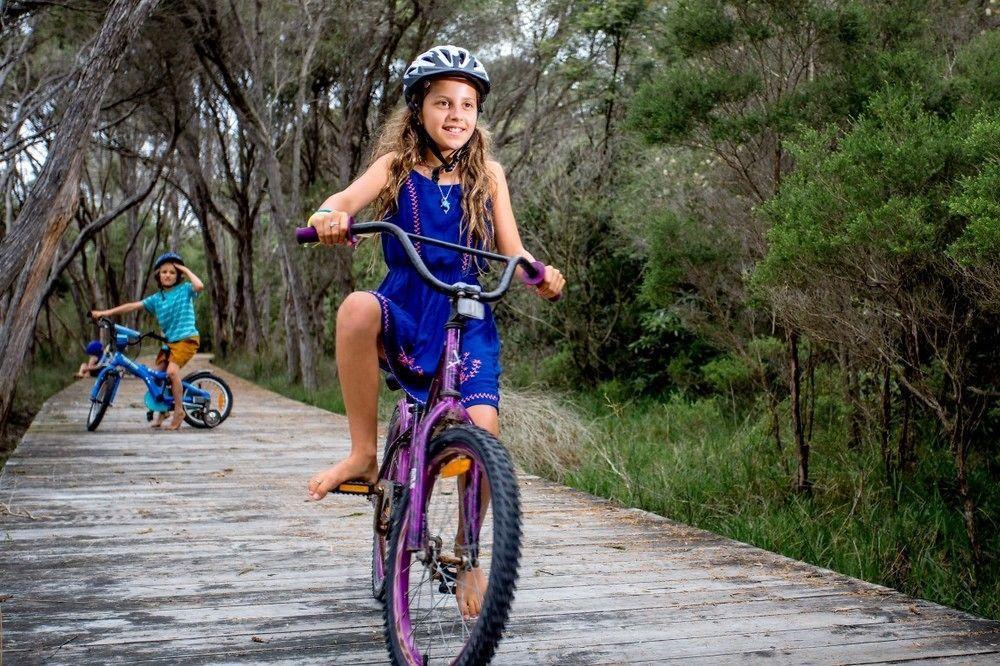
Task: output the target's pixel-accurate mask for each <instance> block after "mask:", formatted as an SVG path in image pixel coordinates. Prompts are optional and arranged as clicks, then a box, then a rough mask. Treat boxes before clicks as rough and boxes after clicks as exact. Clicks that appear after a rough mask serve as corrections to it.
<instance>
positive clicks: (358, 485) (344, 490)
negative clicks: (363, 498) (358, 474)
mask: <svg viewBox="0 0 1000 666" xmlns="http://www.w3.org/2000/svg"><path fill="white" fill-rule="evenodd" d="M333 492H335V493H340V494H341V495H374V494H375V484H374V483H366V482H365V481H346V482H344V483H342V484H340V485H339V486H337V487H336V488H335V489H334V490H333Z"/></svg>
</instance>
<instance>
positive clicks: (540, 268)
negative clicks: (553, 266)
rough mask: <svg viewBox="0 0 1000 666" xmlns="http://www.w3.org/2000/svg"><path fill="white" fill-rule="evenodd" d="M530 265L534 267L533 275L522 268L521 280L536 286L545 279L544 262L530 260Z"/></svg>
mask: <svg viewBox="0 0 1000 666" xmlns="http://www.w3.org/2000/svg"><path fill="white" fill-rule="evenodd" d="M531 267H532V268H534V269H535V277H531V276H529V275H528V271H525V270H523V269H522V274H521V280H522V281H524V284H527V285H530V286H532V287H537V286H538V285H540V284H541V283H542V280H544V279H545V264H543V263H542V262H540V261H533V262H531Z"/></svg>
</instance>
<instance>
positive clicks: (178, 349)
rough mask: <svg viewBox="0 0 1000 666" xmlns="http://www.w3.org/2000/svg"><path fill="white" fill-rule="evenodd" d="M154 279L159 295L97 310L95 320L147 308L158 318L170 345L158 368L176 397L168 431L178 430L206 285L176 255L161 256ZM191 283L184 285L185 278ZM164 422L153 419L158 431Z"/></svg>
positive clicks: (160, 418) (163, 351)
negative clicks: (197, 304)
mask: <svg viewBox="0 0 1000 666" xmlns="http://www.w3.org/2000/svg"><path fill="white" fill-rule="evenodd" d="M153 277H154V279H155V280H156V284H157V286H158V287H159V289H158V290H157V292H156V293H155V294H150V295H149V296H147V297H146V298H144V299H142V300H141V301H135V302H133V303H124V304H122V305H119V306H117V307H114V308H111V309H110V310H93V311H91V313H90V316H91V318H93V319H98V318H100V317H110V316H112V315H117V314H126V313H129V312H135V311H136V310H141V309H143V308H145V309H146V311H147V312H149V313H150V314H152V315H153V316H155V317H156V320H157V322H158V323H159V325H160V328H161V329H162V330H163V335H164V337H166V339H167V344H166V345H165V347H164V348H163V349H161V350H160V351H159V353H158V354H157V355H156V361H155V363H154V364H155V367H156V369H157V370H160V371H163V370H166V372H167V379H169V380H170V389H171V392H172V393H173V396H174V405H178V407H176V408H175V409H174V415H173V418H172V419H171V420H170V425H168V426H167V430H177V429H178V428H180V427H181V423H183V422H184V410H183V409H182V408H181V407H180V405H181V404H182V403H183V395H184V388H183V386H182V384H181V374H180V369H181V368H182V367H184V365H185V364H186V363H187V362H188V361H190V360H191V358H192V357H193V356H194V355H195V352H197V351H198V340H199V335H198V328H197V326H196V325H195V316H194V299H195V298H197V297H198V294H200V293H201V291H202V289H204V288H205V285H204V284H203V283H202V281H201V280H200V279H199V278H198V276H197V275H195V274H194V273H193V272H192V271H191V269H189V268H188V267H186V266H185V265H184V260H183V259H181V257H180V255H178V254H176V253H174V252H167V253H165V254H162V255H160V256H159V257H158V258H157V259H156V262H155V263H154V264H153ZM185 277H186V278H187V279H188V282H184V281H183V280H184V278H185ZM162 422H163V413H162V412H157V413H156V416H155V418H154V419H153V424H152V425H153V427H154V428H158V427H159V426H160V424H161V423H162Z"/></svg>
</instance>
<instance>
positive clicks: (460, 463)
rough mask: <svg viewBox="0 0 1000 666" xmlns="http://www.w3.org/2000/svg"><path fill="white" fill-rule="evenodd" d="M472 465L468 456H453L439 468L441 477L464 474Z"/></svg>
mask: <svg viewBox="0 0 1000 666" xmlns="http://www.w3.org/2000/svg"><path fill="white" fill-rule="evenodd" d="M470 467H472V461H471V460H469V459H468V458H455V459H454V460H452V461H451V462H450V463H448V464H447V465H445V466H444V467H442V468H441V477H442V478H448V477H449V476H458V475H459V474H465V473H466V472H468V471H469V468H470Z"/></svg>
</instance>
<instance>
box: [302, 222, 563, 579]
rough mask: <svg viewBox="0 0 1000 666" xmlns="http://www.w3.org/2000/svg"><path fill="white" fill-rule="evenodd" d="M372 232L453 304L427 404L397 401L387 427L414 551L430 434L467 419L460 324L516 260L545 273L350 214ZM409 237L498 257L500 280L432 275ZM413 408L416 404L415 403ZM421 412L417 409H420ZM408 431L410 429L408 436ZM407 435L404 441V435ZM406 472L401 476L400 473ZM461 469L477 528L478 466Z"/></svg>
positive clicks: (469, 523) (469, 520)
mask: <svg viewBox="0 0 1000 666" xmlns="http://www.w3.org/2000/svg"><path fill="white" fill-rule="evenodd" d="M371 232H388V233H390V234H392V235H393V236H395V237H396V238H397V239H398V240H399V241H400V243H401V245H402V247H403V250H404V251H405V252H406V255H407V257H408V258H409V260H410V263H411V264H412V265H413V267H414V268H415V269H416V271H417V273H418V274H419V275H420V277H421V278H422V279H423V280H424V281H425V282H426V283H427V284H428V285H430V286H431V287H432V288H433V289H435V290H437V291H439V292H441V293H444V294H446V295H447V296H448V297H449V298H450V300H451V304H452V309H451V316H450V317H449V319H448V322H447V324H445V328H446V331H445V344H444V355H443V356H442V359H441V363H439V364H438V370H437V373H436V375H435V377H434V381H433V382H432V383H431V388H430V393H429V395H428V397H427V404H426V407H424V408H423V409H422V410H420V411H419V412H417V413H413V411H411V409H410V405H411V404H414V403H411V402H410V401H409V400H407V399H406V398H404V399H402V400H401V401H400V405H399V406H400V407H401V409H400V426H399V431H398V434H397V435H396V436H395V438H394V439H393V436H392V433H390V439H392V441H391V442H390V444H389V446H390V447H399V448H401V449H402V450H400V451H399V453H398V455H399V456H400V457H399V458H398V464H397V465H396V470H397V471H396V476H397V477H398V478H396V479H393V481H396V482H398V483H400V485H406V486H407V487H408V488H409V492H410V502H409V506H408V508H407V511H408V518H409V521H408V523H407V534H406V549H407V550H409V551H411V552H414V551H419V550H421V549H422V548H423V546H424V544H423V543H422V534H423V532H424V528H425V525H424V519H425V518H426V517H425V516H424V503H425V502H426V500H427V488H428V487H429V484H430V481H431V479H430V478H429V477H428V473H427V449H428V446H429V444H430V441H431V438H432V435H434V434H435V433H436V432H437V431H438V429H439V427H440V426H441V425H443V424H445V423H453V424H470V425H471V424H472V419H471V418H470V417H469V413H468V411H466V409H465V407H464V406H463V405H462V402H461V393H460V392H459V388H460V386H461V374H460V371H461V362H460V360H459V359H460V358H461V356H460V350H461V346H462V331H463V330H464V328H465V324H466V322H467V321H469V320H470V319H482V317H483V303H491V302H494V301H498V300H499V299H500V298H502V297H503V295H504V294H505V293H506V292H507V289H508V288H509V287H510V283H511V280H512V279H513V277H514V272H515V270H516V269H517V268H518V267H519V266H520V267H521V268H522V269H524V271H525V274H524V276H523V277H522V279H523V280H524V282H526V283H527V284H532V285H537V284H539V283H540V282H541V281H542V279H543V278H544V275H545V266H544V265H543V264H541V263H539V262H530V261H528V260H527V259H525V258H524V257H507V256H504V255H501V254H496V253H493V252H488V251H485V250H480V249H476V248H470V247H466V246H464V245H456V244H454V243H449V242H446V241H442V240H439V239H436V238H430V237H427V236H421V235H418V234H412V233H407V232H405V231H403V230H402V229H400V228H399V227H398V226H396V225H394V224H389V223H385V222H365V223H361V224H354V223H353V220H352V221H351V222H350V224H349V226H348V236H349V237H350V238H352V239H353V238H354V235H355V234H364V233H371ZM295 235H296V240H297V241H298V242H299V243H310V242H316V241H317V240H318V235H317V232H316V229H315V228H312V227H306V228H302V229H297V230H296V234H295ZM413 241H418V242H420V243H426V244H430V245H436V246H438V247H443V248H447V249H450V250H454V251H456V252H462V253H466V254H472V255H475V256H478V257H482V258H485V259H488V260H493V261H498V262H503V263H505V264H506V266H505V268H504V270H503V273H502V275H501V277H500V281H499V285H498V286H497V287H496V288H495V289H493V290H492V291H484V290H483V289H482V288H481V287H480V286H479V285H471V284H465V283H456V284H447V283H444V282H442V281H441V280H439V279H438V278H437V277H436V276H434V275H433V274H432V273H431V272H430V270H428V268H427V266H426V265H425V264H424V262H423V260H422V259H421V257H420V254H419V252H418V251H417V249H416V247H415V246H414V245H413ZM414 409H415V408H414ZM421 412H422V413H421ZM407 433H412V434H411V436H410V437H409V438H407V436H406V435H407ZM407 440H408V441H407ZM392 458H393V455H392V453H390V455H387V456H386V457H385V461H386V464H387V465H388V464H389V462H390V461H391V460H392ZM387 471H388V470H386V469H384V468H383V469H381V470H379V478H385V474H386V473H387ZM404 473H405V474H407V476H406V477H403V474H404ZM465 474H466V492H465V497H464V498H463V502H464V504H463V507H462V510H463V512H464V516H465V525H466V529H467V530H470V531H471V530H475V531H476V532H478V528H479V509H480V506H479V494H480V493H479V489H480V486H481V485H482V471H481V470H479V469H478V468H477V466H475V465H473V466H472V467H470V469H469V470H468V471H467V472H466V473H465ZM376 520H378V517H377V516H376ZM466 536H467V538H466V541H465V543H466V544H467V545H470V544H472V546H471V548H470V554H471V556H472V558H473V559H475V558H476V557H477V554H476V548H475V545H474V539H472V538H470V537H472V536H475V534H468V535H466Z"/></svg>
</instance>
